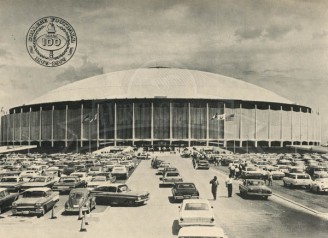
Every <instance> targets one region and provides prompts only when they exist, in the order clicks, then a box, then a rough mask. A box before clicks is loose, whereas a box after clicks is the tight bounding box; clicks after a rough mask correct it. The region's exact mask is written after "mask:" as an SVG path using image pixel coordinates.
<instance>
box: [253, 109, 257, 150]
mask: <svg viewBox="0 0 328 238" xmlns="http://www.w3.org/2000/svg"><path fill="white" fill-rule="evenodd" d="M254 141H255V147H257V105H256V104H255V133H254Z"/></svg>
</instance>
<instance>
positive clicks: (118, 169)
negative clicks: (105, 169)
mask: <svg viewBox="0 0 328 238" xmlns="http://www.w3.org/2000/svg"><path fill="white" fill-rule="evenodd" d="M124 170H125V169H124V168H115V171H124Z"/></svg>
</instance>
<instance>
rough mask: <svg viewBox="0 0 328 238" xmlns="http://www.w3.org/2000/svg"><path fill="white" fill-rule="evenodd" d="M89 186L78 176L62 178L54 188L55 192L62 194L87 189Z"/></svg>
mask: <svg viewBox="0 0 328 238" xmlns="http://www.w3.org/2000/svg"><path fill="white" fill-rule="evenodd" d="M86 186H87V184H86V182H85V181H84V180H81V179H80V178H78V177H76V176H67V177H61V178H60V179H59V181H58V182H56V183H55V184H54V186H53V187H52V190H53V191H59V192H60V193H64V192H69V191H71V190H72V189H73V188H85V187H86Z"/></svg>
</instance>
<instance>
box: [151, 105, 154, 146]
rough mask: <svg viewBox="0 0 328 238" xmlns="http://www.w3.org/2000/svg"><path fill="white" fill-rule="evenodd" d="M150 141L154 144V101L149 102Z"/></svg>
mask: <svg viewBox="0 0 328 238" xmlns="http://www.w3.org/2000/svg"><path fill="white" fill-rule="evenodd" d="M150 143H151V145H154V103H153V102H152V103H151V118H150Z"/></svg>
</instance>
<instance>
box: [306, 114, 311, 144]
mask: <svg viewBox="0 0 328 238" xmlns="http://www.w3.org/2000/svg"><path fill="white" fill-rule="evenodd" d="M306 142H307V145H309V144H310V142H309V109H308V108H307V109H306Z"/></svg>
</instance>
